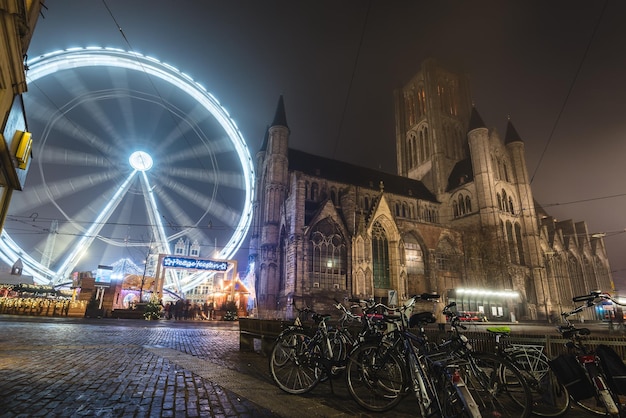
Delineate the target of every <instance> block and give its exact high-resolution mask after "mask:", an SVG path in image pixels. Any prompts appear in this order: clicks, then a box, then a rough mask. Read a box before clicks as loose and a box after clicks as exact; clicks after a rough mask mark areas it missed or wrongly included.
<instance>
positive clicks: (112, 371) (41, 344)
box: [0, 315, 584, 418]
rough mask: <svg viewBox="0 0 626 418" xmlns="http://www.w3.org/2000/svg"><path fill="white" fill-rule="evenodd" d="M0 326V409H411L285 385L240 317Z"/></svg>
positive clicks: (5, 413)
mask: <svg viewBox="0 0 626 418" xmlns="http://www.w3.org/2000/svg"><path fill="white" fill-rule="evenodd" d="M0 330H1V334H0V394H1V396H0V418H9V417H37V416H42V417H296V416H297V417H301V418H306V417H370V416H393V417H409V416H416V405H415V404H414V400H413V398H412V397H411V396H407V398H406V399H405V400H403V401H402V402H401V403H400V405H399V406H398V407H397V408H396V409H394V410H392V411H389V412H388V413H387V414H368V413H366V412H364V411H363V410H362V409H360V408H359V407H358V405H357V404H356V403H355V402H354V401H353V400H352V399H351V398H350V396H349V394H348V392H347V389H346V387H345V384H344V382H343V379H337V380H334V381H333V388H332V389H333V390H332V391H331V386H330V383H328V382H326V383H322V384H320V385H318V387H316V388H315V389H314V390H313V391H312V392H310V393H308V394H306V395H302V396H295V395H289V394H286V393H284V392H282V391H281V390H280V389H278V388H277V387H276V386H275V385H274V384H273V382H272V381H271V377H270V376H269V372H268V366H267V358H266V357H263V356H262V355H261V354H259V353H254V352H240V351H239V328H238V324H237V322H208V321H166V320H161V321H139V320H116V319H91V320H90V319H71V318H42V317H20V316H8V315H2V316H0ZM568 416H571V417H574V416H584V415H582V413H578V411H576V413H574V412H572V413H571V414H570V415H568Z"/></svg>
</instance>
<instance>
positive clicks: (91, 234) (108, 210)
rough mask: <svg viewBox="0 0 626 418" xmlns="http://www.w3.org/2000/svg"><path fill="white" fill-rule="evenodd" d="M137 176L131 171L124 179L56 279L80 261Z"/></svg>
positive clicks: (64, 263)
mask: <svg viewBox="0 0 626 418" xmlns="http://www.w3.org/2000/svg"><path fill="white" fill-rule="evenodd" d="M135 174H137V171H133V172H131V173H130V175H129V176H128V177H127V178H126V180H125V181H124V183H122V185H121V186H120V187H119V188H118V189H117V190H116V192H115V193H114V194H113V196H111V197H110V199H109V200H108V202H107V204H106V205H105V206H104V207H103V208H102V210H101V212H100V213H99V214H98V215H97V216H96V218H95V220H94V221H93V223H92V224H91V226H90V227H89V228H88V229H87V230H86V231H85V234H84V235H83V236H81V237H80V239H79V240H78V242H77V243H76V245H74V247H73V248H72V249H71V251H70V253H69V254H68V255H67V258H66V259H65V260H64V261H63V263H62V264H61V266H60V267H59V269H58V270H57V279H62V278H64V277H67V276H68V275H69V273H70V272H71V270H72V269H73V268H74V267H75V266H76V264H77V263H78V261H79V260H80V258H81V256H82V254H83V253H84V252H85V251H86V250H87V248H89V246H90V245H91V243H92V242H93V240H94V239H96V236H97V234H98V233H99V232H100V230H101V229H102V228H103V227H104V224H105V222H106V221H107V220H108V219H109V217H110V216H111V214H112V213H113V210H114V209H115V208H116V207H117V205H118V204H119V203H120V201H121V199H122V197H123V196H124V195H125V194H126V192H127V191H128V188H129V187H130V184H131V182H132V180H133V178H134V177H135Z"/></svg>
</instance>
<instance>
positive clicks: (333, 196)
mask: <svg viewBox="0 0 626 418" xmlns="http://www.w3.org/2000/svg"><path fill="white" fill-rule="evenodd" d="M330 200H332V201H333V204H334V205H335V206H339V200H338V199H337V189H335V188H334V187H331V188H330Z"/></svg>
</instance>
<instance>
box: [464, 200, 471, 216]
mask: <svg viewBox="0 0 626 418" xmlns="http://www.w3.org/2000/svg"><path fill="white" fill-rule="evenodd" d="M465 210H466V211H467V213H472V199H470V197H469V196H465Z"/></svg>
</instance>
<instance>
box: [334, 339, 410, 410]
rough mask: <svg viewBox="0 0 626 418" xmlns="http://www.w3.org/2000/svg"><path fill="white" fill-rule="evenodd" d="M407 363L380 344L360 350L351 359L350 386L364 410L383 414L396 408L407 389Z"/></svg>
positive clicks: (367, 344)
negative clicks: (405, 365)
mask: <svg viewBox="0 0 626 418" xmlns="http://www.w3.org/2000/svg"><path fill="white" fill-rule="evenodd" d="M406 376H407V375H406V372H405V368H404V363H403V361H402V360H401V359H400V358H399V357H398V356H397V355H396V354H395V353H393V352H392V351H391V350H389V349H388V348H386V347H381V346H379V345H378V344H370V343H365V344H362V345H360V346H359V347H357V348H356V349H355V350H354V351H353V352H352V353H351V354H350V358H349V359H348V365H347V367H346V383H347V386H348V391H349V392H350V395H351V396H352V398H353V399H354V400H355V401H356V403H358V404H359V405H361V406H362V407H363V408H365V409H367V410H369V411H373V412H383V411H388V410H389V409H391V408H393V407H395V406H396V405H397V404H398V403H399V402H400V401H401V400H402V396H403V394H404V393H406V391H405V388H406V387H407V381H408V379H407V377H406Z"/></svg>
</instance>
